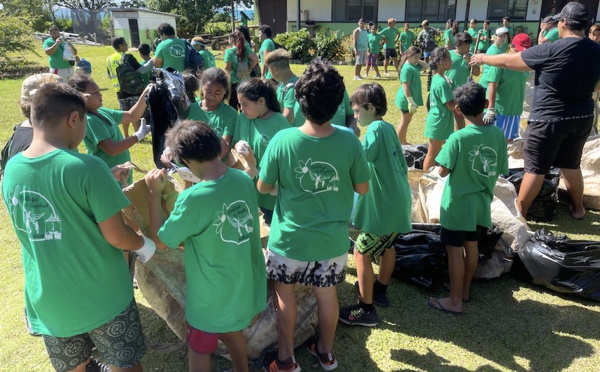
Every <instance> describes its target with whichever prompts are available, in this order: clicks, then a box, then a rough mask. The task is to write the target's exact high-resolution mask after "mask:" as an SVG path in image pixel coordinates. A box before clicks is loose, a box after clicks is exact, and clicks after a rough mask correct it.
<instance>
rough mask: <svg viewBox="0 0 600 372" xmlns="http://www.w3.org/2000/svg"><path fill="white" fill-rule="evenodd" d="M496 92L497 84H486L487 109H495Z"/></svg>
mask: <svg viewBox="0 0 600 372" xmlns="http://www.w3.org/2000/svg"><path fill="white" fill-rule="evenodd" d="M497 90H498V83H492V82H490V83H488V89H487V95H488V105H487V107H488V108H490V107H496V91H497Z"/></svg>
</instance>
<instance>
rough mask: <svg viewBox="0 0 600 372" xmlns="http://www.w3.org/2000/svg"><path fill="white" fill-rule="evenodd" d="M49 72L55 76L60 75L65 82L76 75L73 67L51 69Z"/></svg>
mask: <svg viewBox="0 0 600 372" xmlns="http://www.w3.org/2000/svg"><path fill="white" fill-rule="evenodd" d="M49 72H50V73H51V74H54V75H58V76H60V77H62V78H63V79H65V82H66V81H67V80H69V78H70V77H72V76H73V75H74V73H75V72H74V70H73V67H70V68H50V70H49Z"/></svg>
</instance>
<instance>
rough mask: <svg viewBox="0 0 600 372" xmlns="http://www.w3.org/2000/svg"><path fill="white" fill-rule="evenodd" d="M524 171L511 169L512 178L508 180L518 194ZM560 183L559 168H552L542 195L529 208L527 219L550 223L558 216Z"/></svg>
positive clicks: (545, 180) (545, 179)
mask: <svg viewBox="0 0 600 372" xmlns="http://www.w3.org/2000/svg"><path fill="white" fill-rule="evenodd" d="M524 174H525V171H524V170H523V169H511V170H510V176H509V177H508V178H507V180H508V181H509V182H510V183H512V184H513V185H514V186H515V189H516V190H517V193H519V189H520V188H521V182H522V181H523V175H524ZM559 181H560V173H559V171H558V169H557V168H552V169H551V170H550V172H548V174H546V176H545V178H544V183H543V185H542V189H541V190H540V193H539V194H538V195H537V196H536V197H535V200H534V201H533V203H532V204H531V206H530V207H529V210H528V212H527V219H528V220H529V219H531V220H535V221H541V222H548V221H551V220H552V218H553V217H554V215H555V214H556V204H557V203H558V183H559Z"/></svg>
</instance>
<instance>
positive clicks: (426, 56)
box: [423, 50, 431, 59]
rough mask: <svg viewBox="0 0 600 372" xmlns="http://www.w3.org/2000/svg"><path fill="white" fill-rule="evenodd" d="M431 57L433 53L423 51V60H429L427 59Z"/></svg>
mask: <svg viewBox="0 0 600 372" xmlns="http://www.w3.org/2000/svg"><path fill="white" fill-rule="evenodd" d="M430 55H431V52H428V51H426V50H425V51H423V59H427V58H429V56H430Z"/></svg>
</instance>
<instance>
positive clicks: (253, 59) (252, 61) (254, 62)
mask: <svg viewBox="0 0 600 372" xmlns="http://www.w3.org/2000/svg"><path fill="white" fill-rule="evenodd" d="M248 60H249V61H250V66H248V68H249V69H250V70H252V69H253V68H254V66H256V65H257V64H258V57H257V56H256V54H254V53H252V54H250V55H249V56H248Z"/></svg>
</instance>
